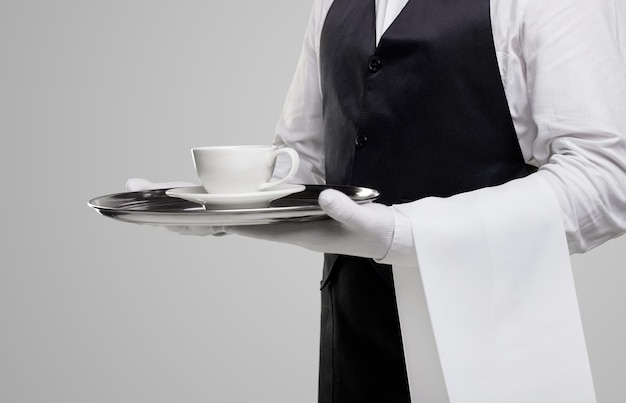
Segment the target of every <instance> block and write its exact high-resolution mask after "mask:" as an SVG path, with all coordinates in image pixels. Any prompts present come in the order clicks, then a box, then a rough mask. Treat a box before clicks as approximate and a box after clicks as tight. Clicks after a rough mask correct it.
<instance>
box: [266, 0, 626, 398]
mask: <svg viewBox="0 0 626 403" xmlns="http://www.w3.org/2000/svg"><path fill="white" fill-rule="evenodd" d="M332 2H333V0H317V1H316V2H315V4H314V6H313V11H312V14H311V18H310V22H309V25H308V29H307V31H306V35H305V40H304V46H303V50H302V53H301V56H300V60H299V63H298V66H297V69H296V73H295V76H294V79H293V82H292V85H291V88H290V90H289V92H288V95H287V99H286V102H285V106H284V109H283V113H282V115H281V118H280V120H279V123H278V125H277V131H276V138H275V143H276V144H278V145H288V146H290V147H293V148H295V149H296V150H297V151H298V153H299V154H300V156H301V168H300V171H299V173H298V175H297V177H296V179H295V180H296V181H298V182H300V183H323V181H324V144H323V140H324V136H323V129H322V128H323V124H322V99H323V94H322V92H321V85H320V72H319V48H320V37H321V30H322V27H323V23H324V19H325V16H326V14H327V12H328V10H329V8H330V6H331V4H332ZM407 2H408V1H407V0H378V1H376V17H377V18H376V31H377V36H376V37H377V41H379V40H380V38H381V36H383V35H384V31H385V30H386V29H387V28H388V27H389V25H391V24H392V23H393V20H394V19H395V18H396V16H397V15H398V14H399V13H400V12H401V11H402V8H403V7H404V6H405V5H406V3H407ZM491 21H492V29H493V39H494V44H495V49H496V56H497V59H498V64H499V69H500V75H501V77H502V82H503V84H504V89H505V92H506V97H507V101H508V104H509V109H510V112H511V116H512V118H513V123H514V126H515V129H516V133H517V137H518V140H519V144H520V147H521V150H522V153H523V155H524V158H525V160H526V161H527V162H528V163H532V164H535V165H537V166H538V167H539V171H538V172H537V173H535V174H533V175H530V176H528V177H526V178H522V179H517V180H514V181H511V182H508V183H506V184H504V185H500V186H495V187H490V188H485V189H478V190H475V191H471V192H466V193H463V194H460V195H455V196H452V197H449V198H436V197H428V198H425V199H422V200H418V201H415V202H411V203H405V204H399V205H395V206H394V211H395V216H396V231H395V234H394V240H393V243H392V247H391V249H390V251H389V253H388V255H387V256H386V257H385V258H384V259H383V260H382V262H384V263H390V264H392V265H393V271H394V283H395V287H396V296H397V302H398V311H399V315H400V322H401V323H400V324H401V330H402V337H403V344H404V350H405V358H406V360H407V371H408V377H409V385H410V390H411V399H412V401H414V402H416V403H417V402H428V403H440V402H453V403H502V402H506V403H528V402H534V403H535V402H536V403H553V402H581V403H592V402H595V396H594V392H593V382H592V379H591V371H590V367H589V362H588V358H587V354H586V348H585V341H584V335H583V330H582V324H581V321H580V315H579V312H578V305H577V300H576V292H575V287H574V282H573V277H572V273H571V267H570V266H569V259H568V253H575V252H583V251H586V250H588V249H590V248H592V247H595V246H597V245H599V244H601V243H602V242H604V241H606V240H608V239H610V238H612V237H615V236H617V235H619V234H621V233H623V232H624V231H625V230H626V186H625V185H626V6H625V5H624V2H623V0H569V1H563V0H492V1H491ZM284 168H285V167H283V166H280V164H279V166H278V167H277V172H276V176H281V175H283V172H282V170H283V169H284ZM566 241H567V242H566Z"/></svg>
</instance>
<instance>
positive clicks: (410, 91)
mask: <svg viewBox="0 0 626 403" xmlns="http://www.w3.org/2000/svg"><path fill="white" fill-rule="evenodd" d="M375 26H376V16H375V2H374V0H335V1H334V3H333V4H332V6H331V8H330V10H329V12H328V15H327V17H326V20H325V22H324V26H323V30H322V36H321V44H320V72H321V80H322V92H323V117H324V144H325V157H326V167H325V168H326V183H328V184H337V185H355V186H366V187H372V188H375V189H377V190H379V191H380V192H381V194H382V197H381V198H380V199H379V202H382V203H384V204H387V205H390V204H393V203H405V202H410V201H414V200H417V199H420V198H423V197H427V196H440V197H446V196H451V195H454V194H457V193H461V192H466V191H470V190H474V189H478V188H482V187H486V186H493V185H499V184H502V183H504V182H507V181H509V180H511V179H515V178H519V177H523V176H525V175H527V174H528V170H527V168H526V165H525V163H524V159H523V156H522V153H521V150H520V148H519V143H518V140H517V137H516V134H515V129H514V126H513V122H512V119H511V115H510V112H509V109H508V104H507V101H506V98H505V93H504V88H503V86H502V81H501V78H500V73H499V69H498V64H497V59H496V55H495V49H494V45H493V36H492V30H491V19H490V0H447V1H441V0H410V1H409V3H408V4H407V6H406V7H405V8H404V9H403V10H402V12H401V13H400V15H399V16H398V17H397V19H396V20H395V21H394V22H393V23H392V25H391V26H390V27H389V28H388V30H387V31H386V32H385V34H384V35H383V37H382V38H381V40H380V43H379V45H378V46H376V42H375V41H376V39H375V38H376V36H375V34H376V32H375V29H376V28H375ZM321 289H322V319H321V346H320V385H319V401H320V402H323V403H329V402H334V403H349V402H359V403H367V402H386V403H395V402H409V401H410V397H409V390H408V382H407V376H406V369H405V362H404V356H403V350H402V339H401V335H400V327H399V321H398V313H397V307H396V302H395V295H394V288H393V278H392V273H391V268H390V267H389V266H384V265H380V264H376V263H375V262H374V261H372V260H370V259H362V258H355V257H349V256H337V255H326V256H325V262H324V275H323V279H322V286H321Z"/></svg>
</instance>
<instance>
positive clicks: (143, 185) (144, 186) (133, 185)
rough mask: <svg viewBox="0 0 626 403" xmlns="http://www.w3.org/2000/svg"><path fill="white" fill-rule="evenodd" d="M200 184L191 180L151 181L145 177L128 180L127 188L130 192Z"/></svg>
mask: <svg viewBox="0 0 626 403" xmlns="http://www.w3.org/2000/svg"><path fill="white" fill-rule="evenodd" d="M191 186H198V185H197V184H195V183H191V182H151V181H149V180H147V179H144V178H130V179H128V180H127V181H126V189H127V190H128V191H129V192H138V191H141V190H152V189H165V188H181V187H191Z"/></svg>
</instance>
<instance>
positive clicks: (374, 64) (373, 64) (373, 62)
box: [368, 56, 382, 73]
mask: <svg viewBox="0 0 626 403" xmlns="http://www.w3.org/2000/svg"><path fill="white" fill-rule="evenodd" d="M381 64H382V62H381V60H380V57H378V56H372V58H371V59H370V62H369V64H368V66H369V69H370V71H371V72H372V73H375V72H377V71H378V70H380V65H381Z"/></svg>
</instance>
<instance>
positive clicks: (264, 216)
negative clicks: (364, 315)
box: [88, 185, 380, 226]
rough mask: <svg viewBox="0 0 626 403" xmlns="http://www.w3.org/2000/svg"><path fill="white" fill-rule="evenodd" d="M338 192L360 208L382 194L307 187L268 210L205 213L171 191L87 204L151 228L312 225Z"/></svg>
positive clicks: (100, 199) (99, 199)
mask: <svg viewBox="0 0 626 403" xmlns="http://www.w3.org/2000/svg"><path fill="white" fill-rule="evenodd" d="M331 188H332V189H336V190H339V191H341V192H343V193H344V194H346V195H347V196H348V197H350V198H351V199H352V200H353V201H354V202H356V203H358V204H363V203H371V202H372V201H374V200H376V199H377V198H378V197H379V196H380V193H379V192H378V191H377V190H374V189H369V188H364V187H356V186H332V185H306V187H305V190H304V191H302V192H298V193H293V194H291V195H289V196H285V197H283V198H281V199H278V200H274V201H273V202H271V203H270V205H269V207H265V208H249V209H228V210H225V209H219V210H213V209H208V208H207V209H205V208H204V207H203V206H201V205H200V204H196V203H193V202H189V201H186V200H182V199H179V198H176V197H170V196H168V195H166V194H165V192H166V191H167V190H168V189H156V190H148V191H140V192H126V193H116V194H110V195H106V196H100V197H96V198H94V199H92V200H90V201H89V202H88V205H89V207H91V208H93V209H94V210H96V211H97V212H98V213H100V214H102V215H104V216H106V217H110V218H113V219H116V220H120V221H124V222H130V223H134V224H148V225H224V226H225V225H258V224H270V223H273V222H279V221H310V220H316V219H323V218H326V217H327V216H326V214H325V213H324V211H323V210H322V209H321V208H320V206H319V204H318V203H317V199H318V196H319V194H320V192H321V191H323V190H325V189H331Z"/></svg>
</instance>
